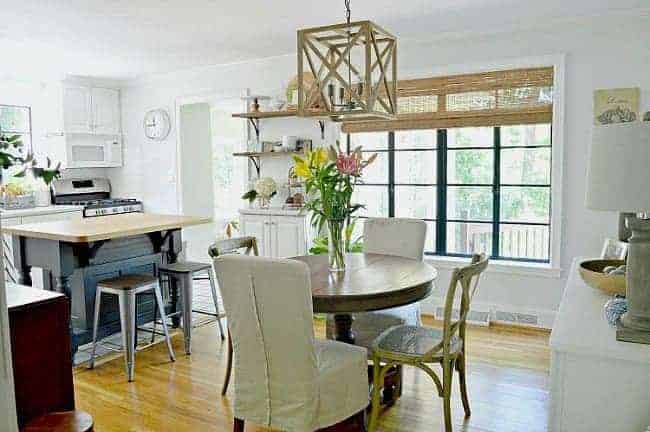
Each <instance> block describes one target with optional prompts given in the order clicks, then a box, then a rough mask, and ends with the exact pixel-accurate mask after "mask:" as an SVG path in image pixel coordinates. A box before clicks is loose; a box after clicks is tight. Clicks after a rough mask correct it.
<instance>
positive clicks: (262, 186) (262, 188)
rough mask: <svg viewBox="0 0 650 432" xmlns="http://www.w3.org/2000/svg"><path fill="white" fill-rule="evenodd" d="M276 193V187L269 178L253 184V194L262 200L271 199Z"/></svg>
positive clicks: (263, 178)
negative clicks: (255, 193)
mask: <svg viewBox="0 0 650 432" xmlns="http://www.w3.org/2000/svg"><path fill="white" fill-rule="evenodd" d="M277 191H278V185H277V183H276V182H275V180H273V179H272V178H271V177H262V178H261V179H259V180H258V181H256V182H255V192H257V194H258V195H259V196H261V197H263V198H271V197H272V196H273V195H275V193H276V192H277Z"/></svg>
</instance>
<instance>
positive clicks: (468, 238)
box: [447, 222, 492, 255]
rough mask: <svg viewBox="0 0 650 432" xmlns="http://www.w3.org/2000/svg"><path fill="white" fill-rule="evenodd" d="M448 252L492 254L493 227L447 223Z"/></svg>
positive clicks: (477, 224)
mask: <svg viewBox="0 0 650 432" xmlns="http://www.w3.org/2000/svg"><path fill="white" fill-rule="evenodd" d="M447 252H448V253H452V254H465V255H471V254H473V253H486V254H488V255H490V253H491V252H492V225H491V224H480V223H461V222H448V223H447Z"/></svg>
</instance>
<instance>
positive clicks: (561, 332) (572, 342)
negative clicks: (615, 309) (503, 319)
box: [550, 258, 650, 363]
mask: <svg viewBox="0 0 650 432" xmlns="http://www.w3.org/2000/svg"><path fill="white" fill-rule="evenodd" d="M583 260H584V258H576V259H575V260H574V261H573V265H572V266H571V272H570V273H569V279H568V281H567V284H566V288H565V290H564V296H563V298H562V302H561V303H560V310H559V311H558V313H557V317H556V319H555V325H554V326H553V331H552V333H551V340H550V345H551V349H552V350H554V351H559V352H567V353H572V354H580V355H591V356H597V357H602V358H613V359H619V360H627V361H633V362H639V363H650V345H643V344H635V343H629V342H619V341H617V340H616V329H615V328H614V327H611V326H610V325H609V324H608V323H607V321H606V320H605V317H604V314H603V306H604V305H605V302H606V301H607V300H609V299H610V298H611V297H610V296H608V295H606V294H604V293H602V292H601V291H597V290H595V289H593V288H591V287H589V286H588V285H587V284H586V283H585V282H584V281H583V280H582V278H581V277H580V275H579V274H578V269H577V268H578V263H579V262H580V261H583Z"/></svg>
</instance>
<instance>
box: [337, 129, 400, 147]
mask: <svg viewBox="0 0 650 432" xmlns="http://www.w3.org/2000/svg"><path fill="white" fill-rule="evenodd" d="M358 146H361V147H363V149H364V150H386V149H388V132H367V133H355V134H350V150H354V149H355V148H356V147H358ZM341 148H342V149H345V141H343V142H341Z"/></svg>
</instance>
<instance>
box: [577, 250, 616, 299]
mask: <svg viewBox="0 0 650 432" xmlns="http://www.w3.org/2000/svg"><path fill="white" fill-rule="evenodd" d="M623 264H625V261H623V260H608V259H590V260H585V261H582V262H581V263H580V265H579V267H578V272H579V273H580V276H581V277H582V280H583V281H585V283H586V284H587V285H589V286H590V287H592V288H594V289H597V290H599V291H602V292H604V293H605V294H609V295H616V294H620V295H623V296H624V295H625V286H626V284H625V275H609V274H606V273H603V269H604V268H605V267H607V266H614V267H618V266H621V265H623Z"/></svg>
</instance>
